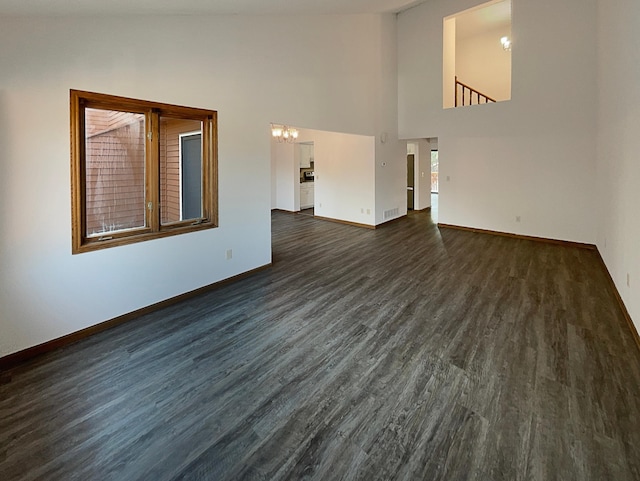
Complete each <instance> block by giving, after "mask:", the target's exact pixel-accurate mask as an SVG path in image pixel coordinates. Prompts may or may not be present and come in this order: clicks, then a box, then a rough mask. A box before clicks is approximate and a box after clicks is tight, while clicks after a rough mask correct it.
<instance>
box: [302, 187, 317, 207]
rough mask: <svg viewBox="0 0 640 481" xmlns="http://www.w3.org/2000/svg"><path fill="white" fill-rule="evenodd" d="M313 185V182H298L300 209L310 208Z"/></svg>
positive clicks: (313, 192) (313, 191)
mask: <svg viewBox="0 0 640 481" xmlns="http://www.w3.org/2000/svg"><path fill="white" fill-rule="evenodd" d="M314 195H315V186H314V185H313V182H301V183H300V209H310V208H312V207H313V202H314V200H313V198H314Z"/></svg>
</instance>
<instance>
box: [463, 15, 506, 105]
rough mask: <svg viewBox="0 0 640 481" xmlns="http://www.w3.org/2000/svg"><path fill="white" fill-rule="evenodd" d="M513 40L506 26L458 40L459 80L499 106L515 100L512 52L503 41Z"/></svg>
mask: <svg viewBox="0 0 640 481" xmlns="http://www.w3.org/2000/svg"><path fill="white" fill-rule="evenodd" d="M504 36H509V37H510V36H511V28H510V27H509V26H505V27H502V28H497V29H493V30H489V31H486V32H482V33H478V34H477V35H472V36H469V37H463V38H459V39H457V40H456V75H457V76H458V80H459V81H460V82H462V83H465V84H467V85H469V86H470V87H472V88H474V89H476V90H478V91H480V92H482V93H483V94H485V95H488V96H489V97H492V98H494V99H495V100H497V101H498V102H500V101H502V100H509V99H510V98H511V52H510V51H505V50H504V49H503V48H502V44H501V43H500V39H501V38H502V37H504Z"/></svg>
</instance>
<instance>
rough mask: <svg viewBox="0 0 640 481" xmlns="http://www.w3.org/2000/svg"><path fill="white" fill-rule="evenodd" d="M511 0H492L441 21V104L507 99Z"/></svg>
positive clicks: (459, 104) (455, 105) (473, 103)
mask: <svg viewBox="0 0 640 481" xmlns="http://www.w3.org/2000/svg"><path fill="white" fill-rule="evenodd" d="M511 45H512V39H511V0H492V1H490V2H487V3H484V4H482V5H478V6H476V7H473V8H470V9H468V10H464V11H462V12H459V13H456V14H454V15H450V16H448V17H446V18H444V21H443V52H442V54H443V64H442V82H443V84H442V85H443V88H442V103H443V108H445V109H449V108H453V107H464V106H469V105H479V104H488V103H495V102H502V101H505V100H511Z"/></svg>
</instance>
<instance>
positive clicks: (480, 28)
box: [454, 0, 511, 38]
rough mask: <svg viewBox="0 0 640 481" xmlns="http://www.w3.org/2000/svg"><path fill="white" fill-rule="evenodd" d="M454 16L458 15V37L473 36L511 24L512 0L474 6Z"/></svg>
mask: <svg viewBox="0 0 640 481" xmlns="http://www.w3.org/2000/svg"><path fill="white" fill-rule="evenodd" d="M454 16H455V17H456V37H457V38H468V37H472V36H474V35H477V34H478V33H480V32H486V31H489V30H493V29H498V28H501V27H505V26H508V25H511V0H504V1H500V2H494V3H492V4H490V5H487V6H484V7H476V8H472V9H469V10H466V11H465V12H462V13H459V14H457V15H454Z"/></svg>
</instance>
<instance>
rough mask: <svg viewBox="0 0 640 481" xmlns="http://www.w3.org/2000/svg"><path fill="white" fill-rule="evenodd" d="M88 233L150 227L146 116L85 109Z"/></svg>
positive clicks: (102, 233)
mask: <svg viewBox="0 0 640 481" xmlns="http://www.w3.org/2000/svg"><path fill="white" fill-rule="evenodd" d="M84 122H85V152H86V155H85V172H86V174H85V175H86V233H85V234H86V235H87V236H88V237H91V236H102V235H104V234H108V233H113V232H117V231H122V230H126V229H134V228H137V227H143V226H144V225H145V134H144V133H145V117H144V114H139V113H133V112H121V111H115V110H102V109H93V108H87V109H85V118H84Z"/></svg>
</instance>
